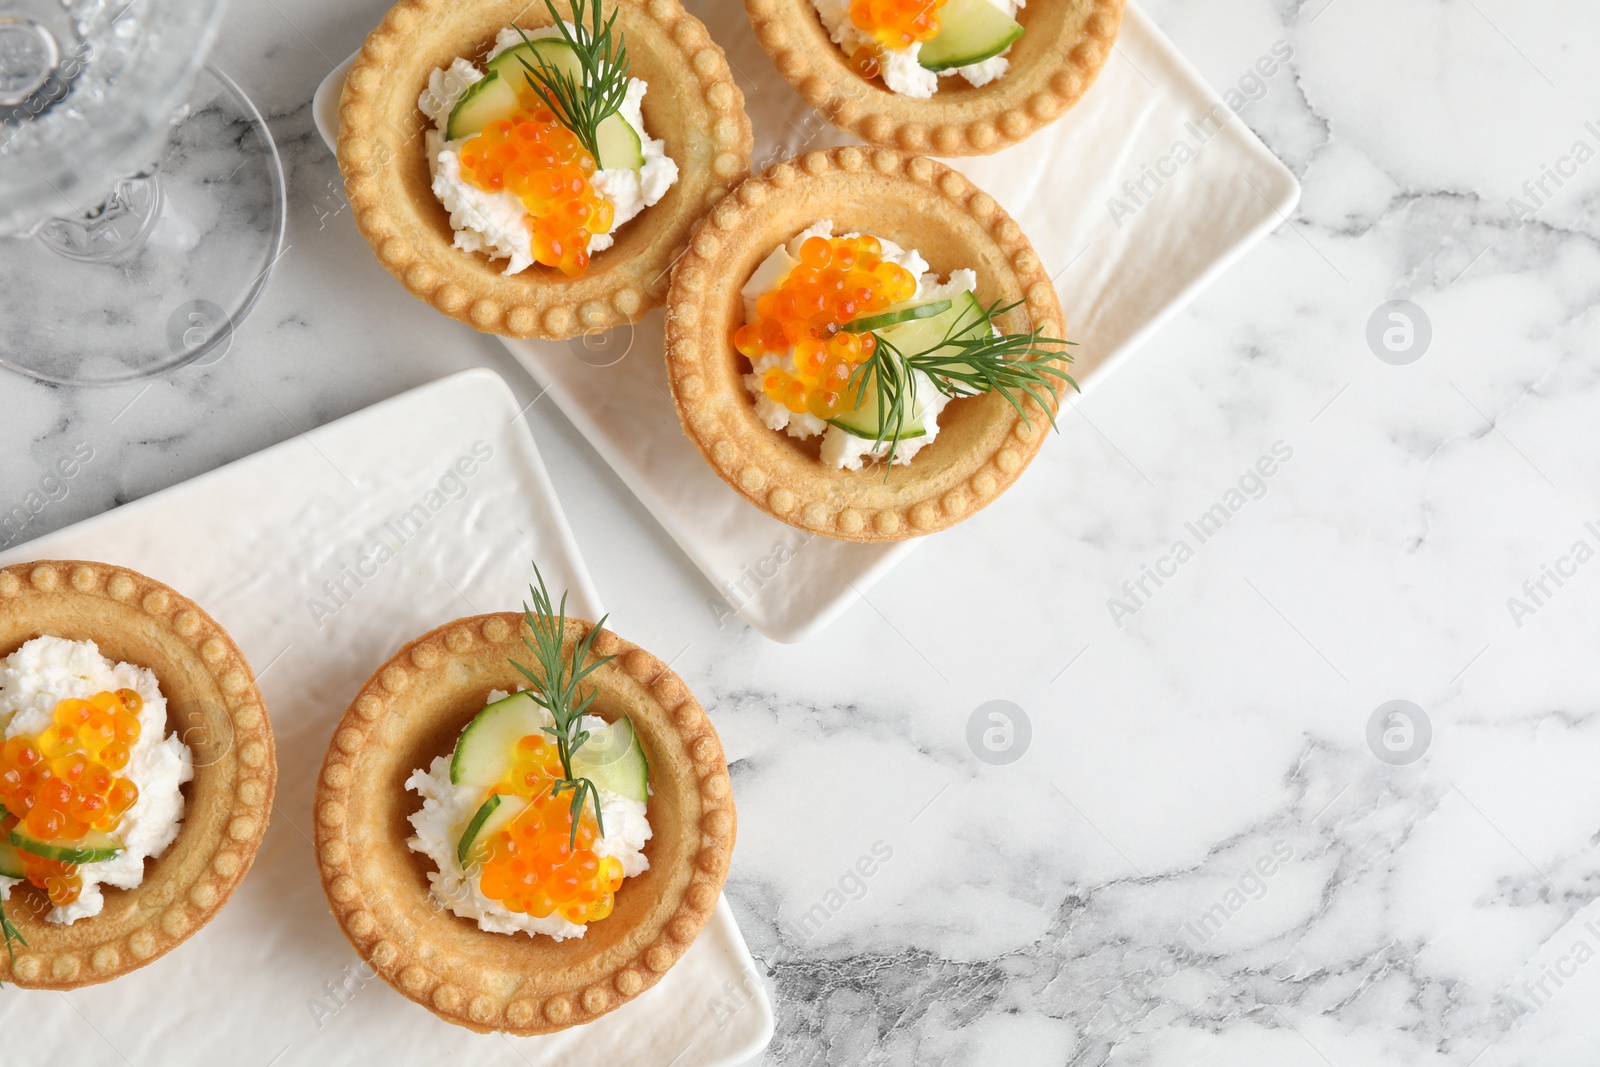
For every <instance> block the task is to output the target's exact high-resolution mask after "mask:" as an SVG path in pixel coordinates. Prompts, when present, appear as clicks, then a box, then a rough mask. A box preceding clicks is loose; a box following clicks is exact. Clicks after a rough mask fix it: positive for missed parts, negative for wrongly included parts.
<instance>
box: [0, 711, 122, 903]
mask: <svg viewBox="0 0 1600 1067" xmlns="http://www.w3.org/2000/svg"><path fill="white" fill-rule="evenodd" d="M143 707H144V700H143V699H142V698H141V697H140V696H139V694H138V693H136V692H135V691H133V690H132V689H118V690H117V691H116V692H114V693H109V692H102V693H96V694H95V695H94V696H92V697H90V698H89V699H88V700H77V699H67V700H63V701H60V702H59V703H57V704H56V707H55V713H54V719H55V722H54V724H53V725H52V726H50V727H49V728H48V729H46V730H45V731H44V732H43V733H41V734H38V735H36V736H31V737H28V736H22V735H18V736H16V737H13V738H10V739H9V740H7V741H6V743H5V744H4V745H3V746H0V804H3V805H4V806H5V809H6V817H5V819H4V820H3V821H0V833H5V834H9V833H10V832H11V830H12V829H13V828H15V827H17V826H19V825H20V826H21V828H22V832H23V833H25V834H26V835H28V836H29V837H31V838H33V839H35V840H38V841H51V842H72V841H77V840H80V839H82V838H83V837H84V836H85V835H86V834H88V832H89V831H90V830H98V831H100V832H101V833H111V832H113V831H114V830H116V828H117V826H118V825H119V824H120V823H121V822H122V816H123V815H124V814H125V813H126V812H127V810H128V809H129V808H131V807H133V805H134V802H135V801H137V800H138V799H139V789H138V787H137V786H135V785H134V784H133V782H131V781H129V780H128V779H127V778H123V777H121V776H119V775H118V774H117V772H118V771H120V770H122V769H123V768H125V767H126V766H127V765H128V759H129V756H130V754H131V752H132V750H133V746H134V743H135V742H137V741H138V740H139V711H140V709H141V708H143ZM17 854H18V855H19V856H20V857H21V858H22V866H23V869H24V871H25V872H26V874H27V878H28V881H29V882H31V883H33V884H34V885H36V886H38V887H39V888H40V889H43V890H44V891H45V892H46V893H47V894H48V895H49V897H50V903H52V904H54V905H56V906H58V907H61V906H65V905H67V904H71V903H72V902H73V901H75V900H77V899H78V896H79V894H80V893H82V892H83V879H82V878H81V877H80V875H79V873H78V868H77V866H76V865H74V864H71V863H63V862H61V861H58V860H48V859H45V858H43V857H41V856H35V855H34V854H33V853H31V852H27V851H25V850H23V849H18V850H17Z"/></svg>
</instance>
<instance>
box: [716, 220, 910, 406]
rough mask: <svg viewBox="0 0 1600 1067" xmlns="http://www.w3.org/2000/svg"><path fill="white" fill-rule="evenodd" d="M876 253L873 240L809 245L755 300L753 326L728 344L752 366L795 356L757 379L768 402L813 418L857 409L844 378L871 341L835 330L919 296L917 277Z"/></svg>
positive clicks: (821, 240) (813, 240)
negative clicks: (775, 356) (770, 357)
mask: <svg viewBox="0 0 1600 1067" xmlns="http://www.w3.org/2000/svg"><path fill="white" fill-rule="evenodd" d="M882 253H883V246H882V245H881V244H880V243H879V242H878V239H877V238H876V237H868V236H861V237H832V238H828V237H810V238H807V239H806V241H805V243H804V244H802V245H801V246H800V263H799V265H798V266H796V267H795V268H794V269H793V270H791V271H790V272H789V273H788V275H787V276H785V278H784V279H783V281H782V282H781V283H779V285H778V286H777V288H775V289H772V290H770V291H768V292H766V293H763V294H762V295H761V297H760V298H759V299H758V300H757V301H756V321H755V322H753V323H746V324H745V325H743V326H741V327H739V329H738V330H737V331H736V332H735V333H734V335H733V344H734V347H735V348H737V349H738V350H739V352H740V353H742V354H743V355H744V356H745V357H746V358H748V359H749V360H750V361H751V362H752V363H754V362H755V361H756V360H758V359H760V358H761V357H762V356H763V355H764V354H766V353H771V352H788V351H790V350H791V349H792V350H793V352H794V365H793V369H792V370H791V369H785V368H783V367H774V368H773V369H771V370H769V371H767V373H766V377H765V378H763V379H762V383H761V388H762V391H763V392H765V393H766V395H767V396H769V397H770V398H772V400H774V401H775V402H777V403H779V404H782V405H783V406H784V407H786V408H788V409H789V410H790V411H792V412H794V413H796V414H799V413H801V412H805V411H809V412H810V413H811V414H813V415H815V416H816V417H817V418H819V419H831V418H833V417H835V416H836V415H838V414H839V412H840V411H843V410H847V409H849V408H853V407H854V406H855V402H856V397H855V394H854V391H853V389H852V387H851V385H850V379H851V377H852V376H853V375H854V373H855V369H856V367H858V366H860V365H861V364H862V363H864V362H866V360H868V359H869V358H871V356H872V353H873V351H874V350H875V349H876V347H877V338H875V337H874V336H873V335H872V334H871V333H850V332H848V331H845V330H841V329H840V327H841V326H843V325H844V324H845V323H848V322H851V321H853V320H855V319H857V318H860V317H861V316H863V315H870V314H873V313H875V312H879V311H882V310H883V309H884V308H886V307H888V306H889V305H890V304H895V303H899V302H900V301H903V300H909V299H911V297H912V296H914V295H915V294H916V291H917V279H916V276H915V275H913V274H912V273H911V272H910V271H908V270H906V269H905V268H904V267H902V266H900V265H899V264H897V263H890V262H888V261H886V260H884V259H883V255H882Z"/></svg>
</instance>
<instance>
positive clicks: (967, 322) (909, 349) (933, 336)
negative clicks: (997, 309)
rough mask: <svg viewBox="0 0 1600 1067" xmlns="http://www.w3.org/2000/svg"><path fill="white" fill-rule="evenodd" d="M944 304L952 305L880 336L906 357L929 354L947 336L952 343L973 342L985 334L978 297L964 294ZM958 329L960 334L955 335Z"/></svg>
mask: <svg viewBox="0 0 1600 1067" xmlns="http://www.w3.org/2000/svg"><path fill="white" fill-rule="evenodd" d="M941 303H944V304H946V305H948V306H947V307H946V308H945V310H944V311H942V312H940V313H939V314H937V315H932V316H930V317H928V318H919V319H912V320H910V321H907V322H902V323H900V324H899V325H897V326H891V327H889V328H888V329H885V330H880V331H879V332H878V336H879V337H882V338H883V339H884V340H885V341H888V342H889V343H890V344H892V345H894V346H895V347H896V348H898V349H899V350H900V351H902V352H904V353H905V354H906V355H908V356H914V355H918V354H920V353H923V352H927V351H929V350H930V349H932V348H933V347H934V346H935V345H937V344H938V343H939V342H940V341H943V340H944V339H945V338H946V337H950V338H951V340H970V339H972V338H975V337H981V336H982V335H983V331H984V329H985V326H984V322H985V319H984V314H983V305H982V304H980V303H978V298H977V297H976V296H974V295H973V294H972V293H962V294H961V295H960V296H957V297H954V298H952V299H950V300H946V301H941ZM958 330H959V331H960V332H959V333H958V334H954V336H952V334H953V333H954V331H958Z"/></svg>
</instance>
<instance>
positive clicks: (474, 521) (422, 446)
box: [0, 370, 772, 1067]
mask: <svg viewBox="0 0 1600 1067" xmlns="http://www.w3.org/2000/svg"><path fill="white" fill-rule="evenodd" d="M461 457H469V459H470V462H468V463H467V464H464V465H463V469H471V470H472V471H473V473H472V474H471V475H470V476H464V475H463V473H462V471H461V470H458V469H456V467H455V463H456V461H457V460H458V459H459V458H461ZM379 542H383V543H386V544H388V545H389V547H390V548H391V549H392V550H394V551H395V553H396V555H395V557H394V558H393V559H391V560H389V561H388V562H386V563H385V564H383V565H382V566H381V567H378V568H377V571H376V574H374V575H373V576H371V577H368V578H365V579H363V580H362V584H361V585H360V586H359V587H357V586H356V584H355V582H354V581H352V580H351V579H349V578H347V577H344V575H345V573H346V571H345V568H346V567H355V565H356V564H357V562H358V561H359V560H360V559H361V558H362V557H363V556H364V555H367V554H368V553H369V552H370V551H371V550H372V548H373V546H374V545H376V544H377V543H379ZM44 558H55V559H63V558H64V559H92V560H103V561H106V562H110V563H117V564H121V565H123V566H127V567H132V568H133V569H135V570H138V571H142V572H144V573H146V574H148V575H150V576H151V577H153V578H157V579H159V580H161V581H163V582H166V583H168V584H169V585H171V586H173V587H174V588H175V589H177V590H179V591H180V592H182V593H184V594H185V595H187V596H190V597H192V598H194V599H195V600H196V601H197V602H198V603H199V604H201V605H202V606H203V607H204V608H205V609H206V610H207V611H209V612H210V613H211V614H212V615H213V616H215V617H216V619H217V621H218V622H220V623H221V624H222V625H223V626H224V627H226V628H227V629H228V631H229V632H230V633H231V634H232V635H233V637H234V639H235V640H237V641H238V642H239V645H240V647H241V648H243V649H244V652H245V655H246V656H247V657H249V659H250V662H251V664H253V665H254V667H255V669H256V671H257V672H258V675H259V676H260V684H261V689H262V693H263V695H264V696H265V697H266V699H267V706H268V709H269V711H270V713H271V716H272V724H273V729H274V731H275V733H276V736H277V743H278V769H279V779H278V795H277V802H276V805H275V812H274V815H273V822H272V826H271V828H270V829H269V830H268V832H267V836H266V840H265V842H264V843H263V846H262V849H261V853H260V855H259V856H258V857H257V859H256V865H255V867H254V869H253V870H252V871H251V872H250V876H249V877H248V878H247V879H245V882H244V884H243V885H241V886H240V888H239V890H238V892H237V893H236V894H235V896H234V898H233V899H232V900H231V901H229V903H228V905H227V907H225V908H224V909H223V910H222V913H221V914H220V915H218V916H217V918H216V920H215V921H214V922H212V923H211V924H210V925H209V926H207V927H206V928H205V929H204V930H202V931H200V933H198V934H196V935H195V937H194V938H193V939H192V940H190V941H189V942H187V943H186V944H184V945H181V946H179V947H178V948H177V949H176V950H174V951H173V952H172V953H171V954H170V955H168V956H166V957H164V958H162V959H160V960H157V961H156V962H155V963H153V964H151V965H150V966H148V967H145V968H143V969H142V970H139V971H135V972H134V973H132V974H130V975H128V976H126V977H124V978H120V979H118V980H117V981H115V982H112V983H110V984H108V985H103V986H95V987H92V988H88V989H83V990H79V991H77V992H73V993H68V994H57V993H43V992H28V991H24V990H19V989H16V988H14V987H10V986H8V987H7V988H5V989H4V990H0V1031H3V1032H4V1033H5V1035H6V1036H5V1041H4V1048H5V1054H4V1055H3V1056H0V1060H4V1061H5V1062H6V1063H11V1062H13V1061H15V1062H17V1063H50V1064H55V1065H58V1067H60V1065H66V1064H74V1063H86V1064H87V1063H96V1064H103V1063H110V1062H116V1061H117V1055H118V1054H120V1055H121V1057H122V1059H123V1060H124V1061H126V1062H131V1063H162V1064H197V1065H198V1064H211V1063H216V1062H219V1061H221V1060H225V1061H227V1062H229V1063H241V1064H257V1065H265V1064H268V1063H271V1064H274V1065H275V1067H293V1065H296V1064H312V1063H433V1062H454V1061H456V1060H465V1061H471V1062H480V1061H481V1062H507V1061H509V1062H517V1057H515V1056H511V1055H509V1050H508V1049H507V1047H506V1046H507V1043H509V1044H510V1045H511V1046H513V1047H514V1048H515V1050H516V1052H517V1053H518V1054H520V1056H521V1058H522V1059H523V1060H525V1061H526V1062H527V1063H530V1064H539V1065H543V1064H551V1065H554V1064H560V1063H572V1062H576V1061H577V1060H578V1059H579V1056H578V1053H577V1051H576V1046H577V1043H578V1042H580V1041H581V1042H582V1043H583V1052H582V1058H583V1059H593V1060H594V1062H597V1063H628V1064H640V1065H642V1067H666V1065H667V1064H669V1063H672V1064H674V1067H687V1065H691V1064H693V1065H704V1067H710V1065H716V1067H727V1065H732V1064H736V1063H742V1062H743V1061H745V1060H747V1059H748V1058H750V1057H751V1056H754V1055H756V1054H757V1053H759V1052H760V1050H761V1049H763V1048H765V1047H766V1044H767V1042H768V1041H769V1040H770V1039H771V1036H772V1009H771V1005H770V1003H769V1002H768V1001H767V999H766V995H765V992H764V990H763V988H762V986H761V984H760V983H759V982H758V981H755V980H754V978H753V977H752V976H753V975H754V964H753V963H752V961H751V959H750V954H749V951H748V950H747V949H746V948H745V944H744V938H743V937H742V936H741V935H740V933H739V928H738V926H737V925H736V924H735V923H734V919H733V913H732V912H731V911H730V910H729V909H728V905H727V902H726V901H723V902H722V903H720V904H719V905H718V907H717V911H716V913H715V915H714V917H713V918H712V921H711V923H710V925H709V926H707V928H706V930H705V931H704V932H703V933H702V934H701V935H700V938H699V940H697V941H696V942H695V943H694V945H693V946H692V947H691V948H690V949H689V951H688V952H686V953H685V954H684V956H683V958H682V960H680V961H679V963H678V964H677V966H675V967H673V969H672V970H671V971H669V972H668V973H667V975H666V976H665V977H664V978H663V979H662V980H661V982H660V984H659V985H657V986H656V987H655V988H654V989H651V990H650V991H649V992H647V993H645V994H644V995H642V996H640V997H639V998H638V999H637V1000H634V1001H633V1002H631V1003H629V1004H627V1005H625V1006H624V1007H622V1008H620V1009H619V1010H617V1011H615V1012H612V1013H611V1014H610V1015H606V1016H603V1017H602V1018H600V1019H599V1020H597V1021H595V1022H593V1023H591V1024H589V1025H587V1026H583V1027H578V1028H575V1029H573V1030H569V1031H566V1032H564V1033H561V1034H555V1035H551V1036H548V1037H539V1038H506V1037H503V1036H500V1035H494V1036H487V1037H485V1036H480V1035H477V1034H473V1033H471V1032H469V1031H467V1030H463V1029H460V1028H458V1027H454V1026H451V1025H449V1024H447V1023H444V1022H442V1021H440V1020H439V1019H437V1018H436V1017H434V1016H433V1015H432V1014H431V1013H430V1012H428V1011H427V1010H426V1009H424V1008H421V1007H419V1006H418V1005H416V1004H413V1003H412V1002H411V1001H409V1000H406V999H405V998H403V997H401V996H400V994H398V993H396V992H394V991H393V990H391V989H390V988H389V987H388V986H387V985H385V984H384V983H383V982H382V980H380V979H376V978H373V979H370V980H369V979H367V978H366V977H365V976H366V975H370V974H371V972H370V971H368V970H365V968H364V967H362V966H360V961H359V959H358V958H357V957H356V956H355V954H354V953H353V952H352V951H351V949H350V946H349V945H348V944H347V943H346V942H345V939H344V936H343V935H342V934H341V933H340V931H339V927H338V926H337V925H336V924H335V923H334V921H333V918H332V916H331V915H330V914H329V913H328V904H327V901H326V899H325V898H324V897H323V895H322V884H321V882H320V881H319V879H318V875H317V866H316V858H315V855H314V853H313V851H312V846H311V842H310V840H309V839H308V838H307V837H306V835H305V833H304V830H305V829H306V828H307V827H309V826H310V825H311V798H312V792H313V790H314V788H315V785H316V776H317V773H318V769H319V768H320V766H321V764H322V757H323V753H324V752H325V750H326V748H327V744H328V739H329V737H330V735H331V734H332V731H333V726H334V723H336V722H337V721H338V719H339V716H340V715H342V714H343V713H344V709H345V707H346V705H347V704H348V703H349V701H350V700H351V698H352V697H353V696H354V695H355V693H356V692H357V690H359V689H360V687H361V684H362V683H363V682H364V681H366V679H367V676H368V675H369V674H370V673H371V672H372V670H373V669H374V668H376V667H377V666H378V664H380V663H382V662H383V661H384V660H385V659H387V658H388V657H389V656H390V655H392V654H393V653H394V650H395V649H396V648H398V647H399V646H400V645H401V644H403V643H404V642H406V641H408V640H410V639H411V638H412V637H415V636H417V635H418V634H421V633H424V632H426V631H428V630H431V629H433V628H434V627H435V626H438V625H440V624H441V623H444V622H448V621H449V620H450V619H453V618H457V617H459V616H462V615H472V614H476V613H479V612H484V611H496V610H505V609H506V608H508V607H509V608H515V607H516V606H517V605H518V604H520V603H521V601H522V600H523V599H524V598H525V597H526V586H527V582H528V580H529V578H530V576H531V570H530V568H529V561H530V560H536V561H537V562H538V563H539V566H540V569H541V570H542V571H543V572H544V574H545V578H546V581H547V582H548V583H549V585H550V587H551V589H552V590H559V589H568V590H570V591H571V599H570V600H569V602H568V610H569V611H571V612H572V613H573V614H574V615H577V616H580V617H585V618H590V619H596V618H599V616H600V615H601V608H600V604H599V601H598V598H597V597H596V595H595V591H594V587H593V586H592V585H591V584H590V581H589V575H588V572H587V571H586V570H585V569H584V565H583V560H582V558H581V557H580V556H579V554H578V548H577V545H576V544H575V543H574V542H573V539H572V534H571V532H570V531H569V530H568V528H567V523H566V519H565V517H564V516H563V515H562V512H561V507H560V504H559V503H557V501H556V497H555V492H554V490H553V489H552V487H551V485H550V480H549V477H548V475H547V474H546V472H545V469H544V464H543V461H541V460H540V458H539V453H538V450H537V449H536V448H535V447H534V443H533V440H532V438H531V437H530V436H529V435H528V433H527V431H526V429H525V427H524V426H523V425H522V423H521V419H520V418H519V417H518V411H517V405H516V402H515V400H514V399H513V397H512V394H511V390H510V389H508V388H507V387H506V384H505V382H503V381H501V380H500V378H499V377H497V376H496V375H495V374H494V373H492V372H490V371H486V370H475V371H466V372H464V373H461V374H456V375H453V376H451V377H449V378H445V379H443V380H441V381H438V382H435V383H433V384H432V385H428V386H424V387H422V388H420V389H415V390H413V391H411V392H409V393H406V394H403V395H401V396H398V397H395V398H394V399H392V400H388V401H385V402H384V403H381V404H378V405H376V406H374V407H371V408H368V409H366V410H365V411H360V412H357V413H356V414H354V415H350V416H349V417H347V418H343V419H340V420H339V421H337V422H334V423H330V424H328V425H327V426H323V427H321V428H320V429H317V430H313V431H312V432H310V433H308V434H306V435H304V436H303V437H299V438H296V439H294V440H292V441H286V442H284V443H283V444H280V445H277V446H276V447H273V448H269V449H267V450H266V451H265V452H261V453H259V454H258V455H255V456H251V457H248V458H246V459H242V460H239V461H238V462H237V463H232V464H229V465H228V466H226V467H222V468H220V469H218V470H215V471H212V472H211V473H209V474H206V475H203V476H202V477H199V478H196V479H194V480H193V481H191V482H187V483H185V484H183V485H179V486H175V487H173V488H171V489H168V490H166V491H164V492H161V493H156V494H154V495H153V496H149V497H146V498H144V499H143V500H139V501H137V502H135V503H132V504H128V505H127V506H125V507H121V508H117V509H116V510H115V511H111V512H107V513H106V514H104V515H100V516H98V517H96V518H93V519H90V520H88V521H86V522H83V523H79V524H78V525H77V526H73V527H70V528H69V529H65V530H61V531H58V532H56V533H53V534H48V535H46V536H44V537H41V538H39V539H37V540H35V541H32V542H30V543H29V544H26V545H23V546H20V547H19V548H17V549H14V550H12V551H10V552H7V553H5V554H4V555H0V564H5V563H14V562H17V561H20V560H29V559H44ZM362 570H366V571H371V570H372V566H371V565H370V564H369V565H367V566H364V567H363V568H362ZM341 580H342V581H343V583H344V586H345V590H346V593H347V594H348V595H345V594H339V595H337V596H335V595H330V593H329V592H328V590H327V589H325V588H324V587H323V583H324V582H327V583H330V585H337V584H338V583H339V582H340V581H341ZM314 601H315V602H320V604H321V607H318V606H317V603H314ZM324 609H326V610H324ZM329 611H331V612H332V613H331V614H329V613H328V612H329ZM90 921H92V920H90ZM485 936H494V935H485ZM730 982H731V983H732V985H731V986H730V985H729V983H730ZM730 988H736V989H738V991H739V996H738V998H737V999H736V1000H732V1001H730V1000H729V999H728V990H729V989H730ZM735 1008H737V1010H735ZM674 1057H681V1058H678V1059H674Z"/></svg>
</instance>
